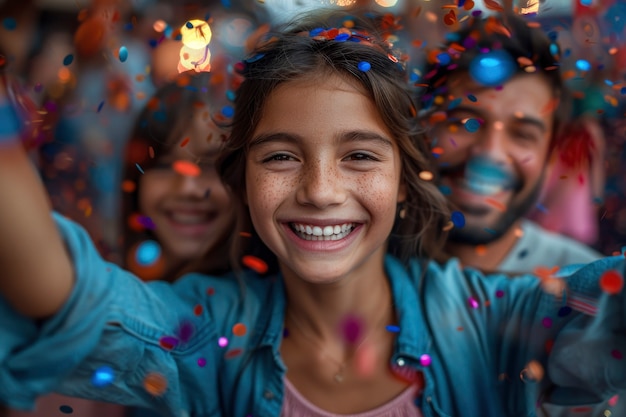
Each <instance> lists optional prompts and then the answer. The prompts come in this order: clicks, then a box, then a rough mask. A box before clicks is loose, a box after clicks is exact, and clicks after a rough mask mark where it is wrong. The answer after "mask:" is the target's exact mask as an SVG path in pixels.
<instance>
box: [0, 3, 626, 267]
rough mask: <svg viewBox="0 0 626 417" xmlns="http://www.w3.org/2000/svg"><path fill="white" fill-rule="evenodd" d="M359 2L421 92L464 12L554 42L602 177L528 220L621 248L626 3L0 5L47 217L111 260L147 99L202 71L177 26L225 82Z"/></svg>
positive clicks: (0, 39) (7, 55)
mask: <svg viewBox="0 0 626 417" xmlns="http://www.w3.org/2000/svg"><path fill="white" fill-rule="evenodd" d="M355 5H358V6H363V7H368V8H371V9H372V10H375V11H378V12H382V13H386V14H388V22H389V24H390V25H392V26H395V29H396V32H397V39H394V40H395V43H397V46H398V47H400V48H401V49H402V50H403V51H406V53H407V54H409V59H408V61H407V62H408V64H407V65H409V66H410V68H409V72H410V74H411V77H412V78H411V81H413V82H414V83H415V84H419V80H420V78H421V76H422V72H421V68H422V66H423V64H424V62H425V60H427V59H428V53H429V51H430V50H431V48H432V49H435V48H436V47H437V46H438V45H440V43H441V42H442V41H443V40H444V38H445V35H446V33H447V32H449V31H451V30H455V29H457V28H458V27H459V25H460V24H462V22H463V21H464V20H465V19H467V18H469V17H470V16H471V15H472V14H476V13H478V12H479V11H480V13H482V14H490V13H497V12H498V11H499V10H501V9H511V10H515V11H516V12H517V13H520V14H526V15H528V18H529V21H532V22H535V23H536V24H537V25H540V26H541V27H542V28H543V29H544V30H545V31H546V33H547V34H548V35H549V36H550V37H551V38H552V39H553V40H554V41H556V42H558V43H559V44H560V45H561V50H562V57H563V72H564V74H565V77H566V79H567V83H568V85H569V86H570V87H571V89H572V92H573V100H574V116H575V117H581V118H582V117H584V118H585V119H586V120H591V121H592V123H593V126H594V129H595V130H593V136H594V137H593V138H592V139H589V140H590V141H591V142H593V143H595V144H596V145H591V146H599V147H601V148H602V149H604V150H605V152H603V153H601V154H599V155H601V156H600V159H599V160H597V161H595V163H596V165H597V166H598V167H600V168H599V169H600V170H601V171H602V173H601V175H600V180H599V181H598V184H595V185H594V186H595V187H596V189H595V190H594V192H593V193H591V194H589V193H588V194H585V196H584V197H582V200H581V199H580V198H579V199H575V198H570V197H569V196H567V195H565V194H564V195H563V196H562V197H561V196H560V194H559V190H560V189H561V188H562V187H561V183H560V182H559V181H553V183H552V184H551V185H550V187H551V188H550V189H549V190H546V191H545V193H544V197H543V198H542V200H541V201H540V203H539V204H538V205H537V207H536V208H535V210H533V212H532V213H530V214H529V216H530V217H532V218H533V219H535V220H537V221H539V222H540V223H542V224H543V225H544V226H545V227H547V228H548V229H553V230H556V231H558V232H561V233H565V234H569V235H570V236H573V237H575V238H577V239H579V240H581V241H583V242H585V243H587V244H589V245H591V246H593V247H595V248H596V249H598V250H599V251H600V252H602V253H604V254H612V253H616V252H620V251H621V250H622V246H623V245H624V242H626V201H625V200H626V181H625V179H626V150H625V147H624V140H625V138H626V121H625V118H624V115H625V112H626V108H625V97H626V81H625V75H626V29H625V26H626V3H625V2H624V1H623V0H474V1H472V0H465V1H464V0H431V1H427V0H222V1H210V0H205V1H202V2H201V1H190V0H179V1H174V0H170V1H164V0H4V1H2V0H0V22H1V25H0V65H1V66H2V71H4V72H6V73H9V74H11V75H12V76H14V77H15V79H16V85H15V86H14V87H13V88H14V89H15V90H16V91H18V94H19V95H20V96H21V97H27V98H28V100H29V102H31V103H32V106H34V107H33V110H34V111H36V113H37V114H38V117H37V118H36V120H34V121H33V122H32V123H33V126H31V130H30V134H31V135H32V140H33V141H36V142H38V144H37V146H34V147H33V148H32V151H31V153H32V154H33V155H32V156H33V161H35V163H36V164H37V165H38V167H39V169H40V172H41V175H42V177H43V179H44V182H45V184H46V186H47V187H48V190H49V193H50V195H51V201H52V204H53V206H54V208H55V209H56V210H58V211H60V212H61V213H63V214H65V215H67V216H69V217H71V218H73V219H75V220H77V221H78V222H80V223H82V224H83V225H84V226H85V227H87V229H88V230H89V232H90V233H91V234H92V236H93V237H94V240H95V241H96V242H97V244H98V246H99V248H100V249H101V251H102V253H103V254H104V256H105V257H107V258H109V259H110V260H112V261H114V262H119V261H120V256H121V255H120V253H119V246H120V227H119V225H120V223H121V222H120V219H119V216H120V214H119V213H120V201H121V196H122V195H123V193H124V192H128V191H129V190H128V189H127V188H128V187H127V186H128V184H126V185H125V184H124V183H123V181H122V173H121V171H122V166H123V164H124V161H123V154H124V152H123V150H124V145H125V143H126V141H127V139H128V137H129V135H130V133H131V132H130V131H131V129H132V126H133V123H134V121H135V119H136V117H137V114H138V112H139V111H140V110H141V109H142V108H143V107H144V106H146V105H147V104H148V100H149V99H150V97H151V95H152V94H153V93H154V91H155V90H156V89H157V88H158V87H159V86H161V85H163V84H164V83H166V82H168V81H169V80H171V79H173V77H174V76H175V75H177V74H178V73H179V72H180V71H181V68H182V70H186V69H193V68H194V67H193V66H187V67H185V64H187V65H189V61H193V62H196V63H197V62H198V60H197V59H195V61H194V59H191V58H189V56H187V55H185V56H183V55H184V54H183V53H182V52H181V48H182V46H183V43H182V39H181V38H182V35H181V28H184V26H185V25H186V23H187V22H188V21H190V20H193V19H198V20H200V21H204V22H207V24H208V25H209V27H210V30H211V33H212V37H211V39H210V42H208V44H205V45H201V48H200V52H201V53H204V54H205V55H204V56H205V58H207V55H206V54H207V52H209V57H208V58H207V59H206V63H207V66H206V67H204V68H198V66H197V65H196V67H195V69H196V70H201V71H208V70H210V71H211V72H213V73H214V75H213V77H214V78H215V77H218V79H219V78H223V79H227V78H228V77H229V76H230V74H232V71H233V65H235V64H236V62H238V61H239V60H240V59H241V58H242V57H244V55H245V53H246V48H247V45H249V42H250V40H251V39H254V37H255V35H257V34H258V33H259V32H260V31H262V28H263V27H264V25H266V24H268V23H277V22H281V21H285V20H287V19H289V18H290V17H292V16H294V15H296V14H298V13H301V12H304V11H306V10H311V9H315V8H320V7H332V8H342V7H351V6H355ZM203 62H204V61H203ZM209 63H210V67H209V65H208V64H209ZM181 65H182V67H181ZM227 93H228V92H227ZM226 96H228V94H226ZM589 140H588V141H589ZM594 141H595V142H594ZM591 142H590V143H591ZM581 152H584V150H581ZM596 154H598V153H596ZM138 169H141V168H140V167H138ZM125 187H126V188H125ZM563 189H564V188H563ZM555 196H556V197H555ZM549 198H551V200H550V201H548V200H549ZM555 198H556V201H555ZM578 210H585V213H586V214H585V215H586V216H591V218H592V221H591V222H590V225H588V227H586V228H582V229H584V230H581V228H580V227H578V228H576V227H572V225H571V224H569V225H568V224H564V223H563V221H562V220H563V218H564V217H566V216H564V215H563V214H564V213H565V214H566V213H569V212H577V211H578ZM574 223H579V222H576V221H574ZM575 226H576V225H575ZM578 226H580V224H578Z"/></svg>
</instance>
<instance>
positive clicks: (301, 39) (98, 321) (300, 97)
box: [0, 16, 626, 417]
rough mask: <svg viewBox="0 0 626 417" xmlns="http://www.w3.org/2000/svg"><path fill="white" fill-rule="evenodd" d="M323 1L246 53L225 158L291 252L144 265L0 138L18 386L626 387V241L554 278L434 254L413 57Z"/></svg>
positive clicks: (491, 404)
mask: <svg viewBox="0 0 626 417" xmlns="http://www.w3.org/2000/svg"><path fill="white" fill-rule="evenodd" d="M313 17H314V19H312V20H310V21H305V22H301V24H300V25H298V26H297V27H295V28H291V29H289V30H285V31H282V32H277V33H275V34H272V35H271V36H270V37H268V41H267V42H265V43H264V44H262V45H260V46H259V47H258V48H257V50H256V51H255V53H254V54H253V55H252V56H251V57H250V58H249V59H248V60H247V61H246V62H245V63H244V65H243V66H242V73H243V75H244V76H245V81H244V82H243V84H242V85H241V88H240V89H239V91H238V95H237V101H236V111H235V117H234V120H233V130H232V132H231V137H230V139H229V141H228V147H227V149H225V150H224V153H223V155H222V158H221V164H220V167H221V168H220V173H221V175H222V178H223V180H224V182H225V184H226V185H227V186H228V187H229V188H230V189H231V190H232V192H233V198H234V200H235V203H236V207H237V209H238V225H239V230H240V231H241V232H244V233H243V234H242V239H248V238H247V236H248V235H251V237H252V238H257V237H258V238H259V239H260V241H262V242H263V243H262V244H263V245H264V247H265V248H266V249H269V250H270V251H271V253H272V254H273V255H272V256H271V257H268V258H267V259H265V261H266V262H267V263H269V264H270V265H271V264H277V265H278V271H276V273H273V272H271V273H270V274H269V276H266V277H261V276H259V274H258V273H257V272H254V271H249V270H242V271H240V272H239V273H238V274H237V277H238V278H239V281H237V280H234V279H232V278H231V277H223V278H215V277H213V278H212V277H207V276H204V275H199V274H192V275H188V276H186V277H184V278H182V279H180V280H178V281H177V282H175V283H174V284H168V283H163V282H155V283H149V284H144V283H141V282H140V281H139V280H136V279H134V277H133V276H132V275H131V274H129V273H128V272H127V271H124V270H122V269H119V268H116V267H115V266H114V265H111V264H108V263H106V262H104V261H103V260H102V259H101V258H100V257H99V256H98V255H97V252H96V251H95V250H94V249H93V245H92V244H91V242H90V241H89V239H88V238H87V237H86V234H85V233H84V231H82V230H81V229H80V228H79V227H77V226H76V225H74V224H73V223H71V222H69V221H68V220H66V219H63V218H61V217H60V216H58V215H53V216H52V219H51V217H50V216H49V213H48V209H47V205H46V202H45V198H44V194H43V192H42V191H41V188H40V186H39V185H37V181H36V179H35V178H34V176H33V173H32V170H30V167H29V166H28V164H27V161H26V160H25V158H24V156H23V155H22V152H21V150H20V149H18V148H17V147H13V148H8V149H7V150H5V151H4V152H3V153H2V154H1V157H2V158H3V161H1V162H2V163H0V170H2V175H0V189H2V190H4V191H3V193H4V194H5V197H7V198H4V199H3V200H2V202H3V203H2V204H0V225H1V226H0V228H1V230H2V232H3V240H2V242H1V243H0V261H1V262H2V265H5V267H4V268H5V269H4V271H3V278H2V280H0V291H2V294H3V295H4V299H5V300H6V302H5V303H0V310H1V311H0V332H1V334H0V336H2V339H1V340H3V343H2V344H0V361H2V363H3V366H2V368H0V398H2V399H3V400H5V401H7V402H9V403H10V404H11V405H13V406H17V407H29V406H30V405H31V404H32V401H33V399H34V398H35V397H36V396H37V395H39V394H41V393H42V392H46V391H50V390H58V391H61V392H65V393H70V394H74V395H81V396H87V397H94V398H101V399H107V400H108V401H113V402H120V403H125V404H134V405H143V406H152V407H153V408H155V409H157V410H160V411H162V412H163V413H165V414H166V415H170V416H188V415H192V416H229V417H230V416H237V417H239V416H241V417H245V416H255V417H258V416H279V415H281V416H298V417H300V416H334V415H351V416H359V417H362V416H420V415H423V416H426V417H429V416H443V417H451V416H468V417H473V416H494V417H496V416H503V415H507V416H529V415H531V416H532V415H534V407H535V403H536V402H537V401H538V399H539V396H540V393H541V391H542V390H543V389H544V388H545V387H546V386H547V384H550V385H556V386H557V387H558V390H557V391H558V394H560V398H561V400H562V401H570V402H576V403H579V404H584V403H586V402H590V401H599V400H600V399H603V398H607V397H609V396H611V395H612V394H613V390H615V389H624V388H626V381H625V380H624V375H626V372H624V371H625V369H624V362H623V361H620V360H619V358H621V354H622V352H625V351H626V340H625V339H626V338H624V334H625V331H626V324H625V322H626V314H625V309H624V305H625V304H626V303H625V300H624V295H623V294H622V293H621V292H620V291H619V288H618V285H617V284H618V283H619V282H620V279H621V273H622V272H623V269H624V264H623V261H622V260H621V259H618V258H607V259H604V260H601V261H598V262H596V263H594V264H591V265H589V266H587V267H584V268H581V269H579V270H577V272H575V273H573V274H571V275H567V274H564V277H563V278H555V277H552V276H544V277H542V280H539V279H537V278H536V277H533V276H525V277H521V278H517V279H515V280H511V279H509V278H507V277H505V276H492V277H489V279H484V276H482V275H480V274H479V273H478V272H476V271H473V270H462V269H460V267H459V265H458V262H457V261H455V260H451V261H450V262H448V263H445V264H444V265H438V264H436V263H434V262H428V261H427V260H426V259H427V257H428V256H430V255H434V254H436V250H437V245H436V244H434V242H436V241H435V240H433V235H442V232H441V230H442V229H443V228H444V227H445V225H446V223H447V220H448V216H447V214H446V211H445V203H444V200H443V197H442V196H441V195H440V194H438V193H437V191H436V189H435V187H434V186H433V185H432V184H431V183H430V182H429V181H427V180H422V179H421V178H426V179H427V178H429V175H427V174H425V173H426V172H428V170H429V163H428V160H427V158H426V155H427V150H426V147H425V142H424V141H423V138H422V136H421V135H420V134H418V133H417V132H416V131H415V123H416V121H415V117H414V116H415V109H414V107H413V104H412V101H411V98H410V97H411V95H410V94H409V93H408V91H407V90H406V84H405V81H404V78H403V77H404V72H403V70H402V68H401V66H400V65H399V63H398V59H397V58H395V56H394V55H393V52H392V51H391V50H390V49H389V48H388V44H387V43H386V42H383V41H381V40H379V38H377V37H376V36H375V32H374V30H373V29H368V30H367V31H365V30H364V29H363V28H364V26H363V25H361V24H360V23H358V22H357V20H356V19H352V18H350V19H346V17H345V16H335V17H334V18H333V20H321V19H320V18H319V16H313ZM9 176H10V177H11V178H12V180H10V181H9V180H8V179H7V178H8V177H9ZM24 190H29V192H24ZM6 242H11V243H10V244H6ZM42 242H45V244H43V243H42ZM235 243H238V244H236V245H234V246H233V247H234V249H237V248H241V247H244V248H245V247H246V245H245V244H241V243H242V242H235ZM248 246H249V245H248ZM253 249H258V248H253ZM34 254H36V255H34ZM241 255H242V252H234V258H233V259H234V260H239V259H240V257H241ZM32 256H36V257H37V260H38V261H37V262H28V260H29V259H30V258H31V257H32ZM24 261H26V262H24ZM564 272H567V271H564ZM601 277H602V278H601ZM555 282H556V283H559V284H560V285H555ZM599 282H600V283H601V284H602V285H599V284H598V283H599ZM546 283H549V284H551V285H546ZM607 283H610V285H607ZM544 288H546V289H549V290H550V291H544ZM555 288H556V289H564V288H567V291H557V290H556V289H555ZM603 290H604V291H603ZM555 294H556V295H557V296H556V297H555ZM574 342H575V343H574ZM582 359H584V360H582ZM103 374H105V375H107V376H108V378H106V379H104V382H103V378H102V375H103ZM573 394H575V395H573ZM557 397H558V395H557ZM552 399H553V400H554V395H553V397H552Z"/></svg>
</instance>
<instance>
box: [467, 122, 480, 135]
mask: <svg viewBox="0 0 626 417" xmlns="http://www.w3.org/2000/svg"><path fill="white" fill-rule="evenodd" d="M463 126H464V127H465V130H467V131H468V132H470V133H474V132H476V131H477V130H478V129H480V121H479V120H478V119H467V120H466V121H465V123H463Z"/></svg>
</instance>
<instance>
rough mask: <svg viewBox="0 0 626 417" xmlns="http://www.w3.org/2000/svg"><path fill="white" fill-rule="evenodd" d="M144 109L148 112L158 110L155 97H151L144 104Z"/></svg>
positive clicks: (157, 100)
mask: <svg viewBox="0 0 626 417" xmlns="http://www.w3.org/2000/svg"><path fill="white" fill-rule="evenodd" d="M146 107H147V108H148V109H149V110H152V111H154V110H156V109H158V108H159V99H158V98H156V97H152V98H151V99H150V100H148V103H146Z"/></svg>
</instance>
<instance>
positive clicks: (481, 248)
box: [475, 245, 487, 256]
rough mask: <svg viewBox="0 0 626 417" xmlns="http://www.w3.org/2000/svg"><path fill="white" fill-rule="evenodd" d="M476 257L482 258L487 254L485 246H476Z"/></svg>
mask: <svg viewBox="0 0 626 417" xmlns="http://www.w3.org/2000/svg"><path fill="white" fill-rule="evenodd" d="M475 251H476V255H478V256H483V255H486V254H487V246H486V245H478V246H476V249H475Z"/></svg>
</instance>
